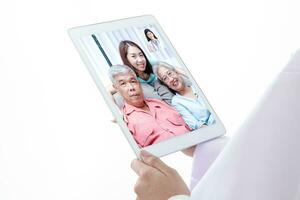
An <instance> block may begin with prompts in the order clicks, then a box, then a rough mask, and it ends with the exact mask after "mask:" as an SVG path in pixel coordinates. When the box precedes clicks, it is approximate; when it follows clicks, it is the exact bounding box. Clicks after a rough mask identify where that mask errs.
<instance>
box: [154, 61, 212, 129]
mask: <svg viewBox="0 0 300 200" xmlns="http://www.w3.org/2000/svg"><path fill="white" fill-rule="evenodd" d="M153 71H154V73H155V74H156V75H157V77H158V79H159V80H160V81H161V82H162V83H163V84H165V85H166V86H167V87H168V88H169V89H170V90H171V91H173V92H174V93H175V96H174V97H173V98H172V101H171V104H172V106H173V107H175V108H176V110H177V111H178V112H179V113H180V114H181V116H182V117H183V119H184V120H185V122H186V123H187V124H188V126H189V127H190V128H191V129H192V130H195V129H198V128H200V127H202V126H204V125H211V124H213V123H214V121H215V120H214V117H213V116H212V115H211V112H210V111H209V110H208V109H207V108H206V106H205V103H204V101H203V100H202V99H200V98H199V96H198V95H197V93H195V91H194V89H193V88H192V87H191V86H189V85H187V84H186V83H185V81H184V80H185V79H184V78H183V77H182V75H181V74H180V73H178V72H177V71H176V69H175V68H174V67H173V66H171V65H169V64H167V63H164V62H159V63H158V64H157V65H155V66H153Z"/></svg>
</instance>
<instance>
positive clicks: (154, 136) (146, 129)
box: [109, 40, 215, 147]
mask: <svg viewBox="0 0 300 200" xmlns="http://www.w3.org/2000/svg"><path fill="white" fill-rule="evenodd" d="M119 51H120V56H121V59H122V61H123V65H114V66H112V67H111V68H110V69H109V76H110V79H111V81H112V83H113V87H114V89H115V90H116V91H117V94H116V95H114V98H115V102H116V104H117V105H118V106H119V107H120V108H121V111H122V113H123V115H124V121H125V122H126V124H127V126H128V128H129V130H130V132H131V133H132V134H133V137H134V138H135V140H136V142H137V143H138V145H139V146H140V147H146V146H148V145H151V144H154V143H157V142H160V141H163V140H166V139H168V138H171V137H173V136H177V135H181V134H184V133H187V132H189V131H192V130H195V129H198V128H200V127H203V126H209V125H211V124H213V123H214V121H215V119H214V117H213V116H212V114H211V112H210V111H209V110H208V109H207V108H206V106H205V103H204V101H203V99H200V98H199V96H198V95H197V94H196V93H195V91H194V89H193V88H192V87H191V83H190V81H189V80H188V79H187V77H186V76H185V75H184V74H183V73H182V72H181V71H180V70H178V69H176V68H174V67H173V66H171V65H169V64H167V63H165V62H158V63H157V64H156V65H155V66H153V67H152V65H151V64H150V62H149V60H148V59H147V57H146V55H145V53H144V52H143V50H142V49H141V48H140V47H139V46H138V45H137V44H136V43H134V42H132V41H128V40H125V41H122V42H120V45H119Z"/></svg>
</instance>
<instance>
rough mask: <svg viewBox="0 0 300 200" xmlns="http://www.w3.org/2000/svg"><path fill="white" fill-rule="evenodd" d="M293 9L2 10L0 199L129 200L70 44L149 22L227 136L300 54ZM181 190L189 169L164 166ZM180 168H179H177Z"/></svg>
mask: <svg viewBox="0 0 300 200" xmlns="http://www.w3.org/2000/svg"><path fill="white" fill-rule="evenodd" d="M299 9H300V6H299V4H298V1H296V0H295V1H292V0H290V1H288V0H282V1H276V0H253V1H240V0H228V1H222V0H212V1H193V2H190V1H189V2H186V1H185V2H182V1H178V2H175V1H169V2H167V1H156V0H152V1H135V0H128V1H115V0H109V1H100V0H98V1H96V0H85V1H79V0H77V1H71V0H67V1H59V0H52V1H38V0H27V1H21V0H15V1H5V2H3V1H2V2H1V3H0V25H1V32H0V199H1V200H12V199H18V200H19V199H20V200H29V199H30V200H31V199H33V200H40V199H43V200H47V199H49V200H50V199H51V200H53V199H55V200H56V199H64V200H66V199H75V200H77V199H78V200H79V199H90V200H92V199H134V197H135V195H134V193H133V185H134V183H135V180H136V175H135V174H134V173H133V172H132V171H131V169H130V162H131V160H132V159H133V158H134V154H133V153H132V151H131V149H130V148H129V145H128V144H127V142H126V140H125V138H124V137H123V136H122V135H121V131H120V130H119V129H118V126H117V125H114V124H112V123H111V122H110V116H111V115H110V112H109V110H108V109H107V106H106V105H105V103H104V101H103V99H102V97H101V95H100V93H99V92H98V90H97V88H96V86H95V84H94V83H93V81H92V79H91V77H90V75H89V74H88V71H87V70H86V69H85V66H84V64H83V63H82V61H81V59H80V57H79V55H78V53H77V51H76V50H75V48H74V47H73V44H72V43H71V41H70V39H69V38H68V35H67V32H66V31H67V29H68V28H70V27H74V26H78V25H85V24H91V23H97V22H102V21H108V20H113V19H119V18H124V17H130V16H137V15H143V14H153V15H155V16H156V18H157V19H158V20H159V21H160V24H161V25H162V26H163V28H164V31H165V32H166V33H167V35H168V36H169V38H170V40H171V42H172V43H173V45H174V46H175V48H176V49H177V51H178V52H179V54H180V55H181V57H182V59H183V60H184V61H185V64H186V65H187V66H188V67H189V68H190V70H191V72H192V73H193V74H194V76H195V78H196V80H198V81H199V83H200V85H201V87H202V89H203V91H204V92H205V94H206V96H207V97H208V99H209V100H210V103H211V104H212V105H213V107H214V109H215V110H216V112H217V113H218V114H219V116H220V117H221V119H222V120H223V122H224V124H225V126H226V127H227V131H228V134H229V135H232V134H233V133H234V132H235V131H236V129H237V128H238V126H239V125H240V124H241V123H242V121H243V120H244V119H245V117H246V116H247V115H248V113H249V112H250V111H251V109H252V108H253V106H254V105H255V103H256V102H257V101H258V99H259V97H260V96H261V95H262V93H263V91H264V90H265V89H266V87H267V86H268V85H269V84H270V83H271V81H272V79H273V78H274V76H275V75H276V73H278V72H279V71H280V70H281V69H282V67H283V66H284V65H285V64H286V62H287V60H288V58H289V57H290V55H291V53H292V52H294V51H295V50H296V49H297V48H299V47H300V37H299V36H300V26H299V24H300V23H299V20H300V12H299ZM164 160H165V161H166V162H167V163H168V164H169V165H171V166H173V167H175V168H176V169H178V170H179V172H180V173H181V174H182V175H183V176H184V178H185V180H186V181H188V178H189V177H188V176H189V173H190V170H189V169H190V165H191V159H190V158H187V157H185V156H183V155H182V154H181V153H176V154H173V155H171V156H168V157H166V158H165V159H164ZM178 160H182V162H178Z"/></svg>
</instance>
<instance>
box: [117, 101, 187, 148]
mask: <svg viewBox="0 0 300 200" xmlns="http://www.w3.org/2000/svg"><path fill="white" fill-rule="evenodd" d="M145 102H146V104H147V105H148V107H149V109H150V112H146V111H144V110H142V109H140V108H137V107H135V106H132V105H129V104H127V103H125V105H124V107H123V113H124V121H125V122H126V123H127V126H128V129H129V130H130V132H131V133H132V135H133V137H134V139H135V140H136V142H137V143H138V145H139V146H140V147H146V146H148V145H151V144H155V143H158V142H160V141H164V140H166V139H169V138H171V137H173V136H176V135H181V134H184V133H186V132H189V131H190V129H189V127H188V126H187V124H186V123H185V122H184V120H183V119H182V117H181V116H180V114H179V113H178V112H177V111H176V110H175V109H173V108H172V107H170V106H169V105H167V104H166V103H164V102H163V101H161V100H158V99H145Z"/></svg>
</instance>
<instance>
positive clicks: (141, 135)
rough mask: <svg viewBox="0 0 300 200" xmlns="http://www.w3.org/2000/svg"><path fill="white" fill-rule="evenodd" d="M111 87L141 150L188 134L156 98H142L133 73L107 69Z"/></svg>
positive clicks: (120, 68) (124, 68)
mask: <svg viewBox="0 0 300 200" xmlns="http://www.w3.org/2000/svg"><path fill="white" fill-rule="evenodd" d="M109 75H110V79H111V81H112V82H113V86H114V88H115V89H116V90H117V91H118V92H119V93H120V95H121V96H122V97H123V98H124V100H125V104H124V106H123V109H122V112H123V114H124V121H125V122H126V123H127V126H128V128H129V130H130V132H131V133H132V135H133V137H134V138H135V140H136V142H137V143H138V145H139V146H140V147H146V146H148V145H151V144H155V143H157V142H160V141H164V140H166V139H169V138H171V137H174V136H177V135H181V134H184V133H186V132H189V131H190V129H189V127H188V126H187V125H186V123H185V122H184V120H183V119H182V117H181V116H180V114H179V113H178V112H177V111H176V110H175V109H173V108H172V107H170V106H169V105H167V104H166V103H164V102H163V101H161V100H159V99H145V98H144V94H143V91H142V88H141V85H140V83H139V81H138V80H137V77H136V74H135V73H134V71H133V70H132V69H131V68H129V67H128V66H125V65H114V66H112V67H111V68H110V69H109Z"/></svg>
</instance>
